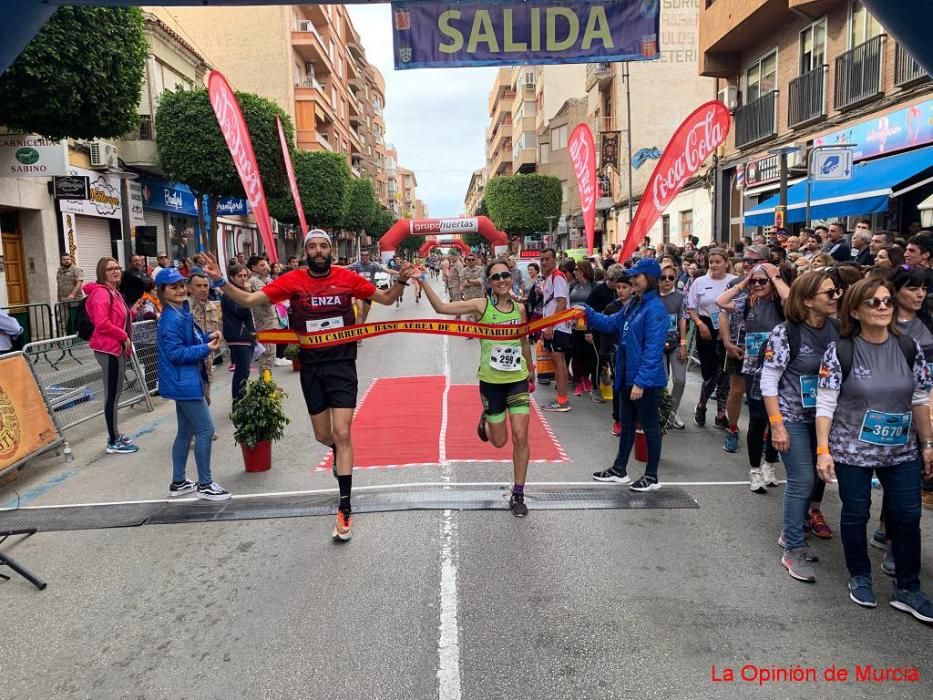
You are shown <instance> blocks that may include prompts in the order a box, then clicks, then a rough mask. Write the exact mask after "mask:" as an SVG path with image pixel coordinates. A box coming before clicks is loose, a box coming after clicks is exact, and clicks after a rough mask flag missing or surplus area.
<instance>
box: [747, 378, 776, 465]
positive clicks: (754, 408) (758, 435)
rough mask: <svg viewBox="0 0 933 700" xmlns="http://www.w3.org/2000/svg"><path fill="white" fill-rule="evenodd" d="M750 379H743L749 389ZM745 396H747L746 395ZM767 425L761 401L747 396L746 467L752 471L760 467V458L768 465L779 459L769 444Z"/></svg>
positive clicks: (769, 433)
mask: <svg viewBox="0 0 933 700" xmlns="http://www.w3.org/2000/svg"><path fill="white" fill-rule="evenodd" d="M753 383H754V382H753V380H752V377H749V376H746V377H745V386H747V387H751V386H752V384H753ZM746 395H747V394H746ZM769 428H770V426H769V424H768V412H767V411H766V410H765V402H764V400H763V399H760V398H758V399H753V398H752V397H751V396H748V434H747V436H746V438H747V444H748V465H749V466H750V467H751V468H752V469H758V468H759V467H761V456H762V454H764V457H765V460H766V461H767V462H768V463H769V464H776V463H777V462H778V460H779V459H780V456H779V455H778V452H777V450H776V449H774V445H772V444H771V430H770V429H769Z"/></svg>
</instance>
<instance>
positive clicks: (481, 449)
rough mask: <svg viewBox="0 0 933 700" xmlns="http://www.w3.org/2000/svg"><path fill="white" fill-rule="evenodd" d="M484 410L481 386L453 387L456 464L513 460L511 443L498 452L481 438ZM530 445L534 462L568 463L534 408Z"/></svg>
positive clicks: (450, 455)
mask: <svg viewBox="0 0 933 700" xmlns="http://www.w3.org/2000/svg"><path fill="white" fill-rule="evenodd" d="M532 401H534V399H532ZM482 410H483V404H482V403H481V402H480V398H479V388H478V387H476V386H472V385H466V384H455V385H453V386H451V387H450V393H449V394H448V397H447V415H448V419H447V459H448V460H450V461H453V462H482V461H490V460H491V461H495V462H500V461H501V462H511V461H512V443H511V441H510V442H507V443H506V444H505V446H504V447H503V448H502V449H496V448H495V447H493V446H492V445H490V444H489V443H488V442H483V441H481V440H480V439H479V437H477V435H476V424H477V422H478V421H479V414H480V412H481V411H482ZM506 420H508V419H506ZM528 442H529V444H530V445H531V461H538V462H563V461H566V457H565V456H564V455H562V454H561V451H560V447H559V446H558V444H557V441H556V440H555V439H554V438H553V437H552V436H551V435H550V434H548V429H546V428H545V426H544V423H543V422H542V421H541V416H540V415H539V414H538V412H537V411H535V407H534V406H532V408H531V423H530V426H529V428H528Z"/></svg>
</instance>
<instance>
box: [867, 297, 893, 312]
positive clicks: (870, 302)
mask: <svg viewBox="0 0 933 700" xmlns="http://www.w3.org/2000/svg"><path fill="white" fill-rule="evenodd" d="M862 303H863V304H865V306H868V307H870V308H872V309H877V308H878V307H879V306H882V305H884V308H886V309H890V308H892V307H893V306H894V299H892V298H891V297H881V298H879V297H872V298H871V299H866V300H865V301H863V302H862Z"/></svg>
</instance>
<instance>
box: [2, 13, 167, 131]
mask: <svg viewBox="0 0 933 700" xmlns="http://www.w3.org/2000/svg"><path fill="white" fill-rule="evenodd" d="M147 54H148V47H147V44H146V37H145V35H144V34H143V14H142V12H141V11H140V10H139V9H138V8H135V7H130V8H124V7H59V8H58V9H57V10H55V13H54V14H53V15H52V17H51V18H50V19H49V21H48V22H46V24H45V26H44V27H42V29H41V30H40V31H39V33H38V34H37V35H36V36H35V38H33V40H32V41H31V42H29V44H28V45H27V46H26V48H25V49H23V52H22V53H21V54H20V55H19V56H18V57H17V59H16V60H15V61H14V62H13V65H11V66H10V67H9V68H7V69H6V70H5V71H3V73H2V74H0V124H3V125H5V126H7V127H10V128H11V129H18V130H21V131H26V132H35V133H38V134H42V135H43V136H46V137H48V138H51V139H57V140H60V139H64V138H68V137H72V138H79V139H94V138H116V137H119V136H123V135H124V134H126V133H128V132H131V131H135V130H136V129H138V127H139V112H138V107H139V93H140V90H141V89H142V84H143V75H144V73H145V69H146V56H147Z"/></svg>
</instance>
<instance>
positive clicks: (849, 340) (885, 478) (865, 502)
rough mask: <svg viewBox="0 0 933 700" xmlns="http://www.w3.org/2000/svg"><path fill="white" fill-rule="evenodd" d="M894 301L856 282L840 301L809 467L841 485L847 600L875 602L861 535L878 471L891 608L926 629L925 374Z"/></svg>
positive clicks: (889, 291)
mask: <svg viewBox="0 0 933 700" xmlns="http://www.w3.org/2000/svg"><path fill="white" fill-rule="evenodd" d="M896 297H897V292H896V291H895V288H894V285H892V284H891V283H890V282H888V281H885V280H880V279H866V280H862V281H861V282H857V283H856V284H854V285H852V286H851V287H849V289H848V290H847V291H846V293H845V295H844V296H843V299H842V305H841V306H842V308H841V309H840V314H839V316H840V319H841V326H842V327H841V330H840V335H841V338H840V340H839V341H837V342H836V343H832V344H831V345H830V346H829V348H828V349H827V350H826V353H825V354H824V355H823V362H822V365H821V367H820V379H819V385H818V386H819V390H818V393H817V398H816V434H817V448H816V450H817V458H816V460H817V461H816V469H817V473H818V474H819V476H820V478H821V479H823V481H827V482H828V481H831V480H832V479H833V478H835V479H836V480H837V481H838V484H839V498H840V499H841V500H842V517H841V528H840V529H841V534H842V547H843V551H844V552H845V558H846V567H847V568H848V570H849V576H850V578H849V598H850V599H851V600H852V601H853V602H855V603H857V604H858V605H861V606H863V607H868V608H873V607H875V606H876V605H877V602H876V600H875V594H874V590H873V588H872V581H871V563H870V561H869V559H868V539H867V537H866V530H865V526H866V525H867V523H868V519H869V517H870V513H871V478H872V474H877V475H878V479H879V480H880V481H881V485H882V487H884V491H885V494H884V511H885V524H886V526H887V533H888V536H889V537H890V538H891V547H892V549H893V551H894V559H895V561H896V562H897V567H896V570H895V575H894V581H895V584H894V591H893V593H892V594H891V605H892V606H893V607H894V608H897V609H898V610H903V611H904V612H908V613H910V614H911V615H913V616H914V617H916V618H917V619H918V620H921V621H923V622H933V603H931V602H930V599H929V598H927V596H926V595H925V594H924V593H923V592H922V591H921V590H920V473H921V456H922V463H923V469H924V471H925V472H926V474H927V476H933V427H931V425H930V405H929V393H930V373H929V370H928V369H927V366H926V361H925V359H924V357H923V350H921V349H920V346H919V344H917V341H915V340H913V339H912V338H909V337H908V336H902V337H899V334H898V332H897V329H896V325H895V309H896V301H895V299H896ZM918 438H919V440H920V443H921V449H920V450H918V446H917V440H918Z"/></svg>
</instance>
